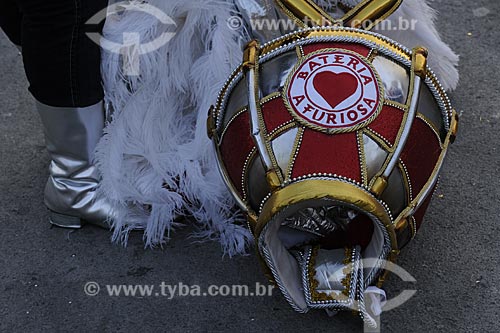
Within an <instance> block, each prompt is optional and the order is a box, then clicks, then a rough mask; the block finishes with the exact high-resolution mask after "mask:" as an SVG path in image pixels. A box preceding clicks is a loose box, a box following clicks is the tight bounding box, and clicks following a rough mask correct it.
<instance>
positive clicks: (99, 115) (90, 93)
mask: <svg viewBox="0 0 500 333" xmlns="http://www.w3.org/2000/svg"><path fill="white" fill-rule="evenodd" d="M16 1H17V3H18V5H19V7H20V9H21V12H22V14H23V27H22V47H23V60H24V67H25V71H26V75H27V77H28V81H29V83H30V88H29V89H30V92H31V93H32V95H33V96H34V97H35V99H36V105H37V109H38V112H39V114H40V117H41V120H42V124H43V127H44V132H45V136H46V142H47V149H48V151H49V154H50V156H51V158H52V163H51V165H50V177H49V181H48V182H47V186H46V188H45V204H46V205H47V207H48V208H49V209H50V210H51V216H50V222H51V223H52V224H54V225H57V226H61V227H69V228H79V227H81V226H82V224H83V223H85V222H90V223H93V224H97V225H103V226H104V225H105V222H106V221H107V220H108V218H109V217H111V216H110V215H111V214H112V212H111V209H110V207H109V205H107V204H106V203H105V202H104V201H103V200H102V199H98V198H96V192H95V190H96V188H97V186H98V184H99V174H98V171H97V169H96V167H95V166H94V165H93V158H94V149H95V147H96V145H97V143H98V141H99V139H100V138H101V136H102V134H103V129H104V107H103V103H102V99H103V89H102V86H101V75H100V49H99V46H98V45H96V44H94V43H93V42H92V41H91V40H90V39H89V38H88V37H87V36H86V35H85V32H86V31H88V30H89V28H87V26H86V24H85V22H86V21H87V20H88V19H89V18H90V17H92V16H93V15H94V14H96V13H97V12H98V11H100V10H101V9H103V8H104V7H105V6H106V1H105V0H50V1H47V0H16ZM94 28H95V27H94Z"/></svg>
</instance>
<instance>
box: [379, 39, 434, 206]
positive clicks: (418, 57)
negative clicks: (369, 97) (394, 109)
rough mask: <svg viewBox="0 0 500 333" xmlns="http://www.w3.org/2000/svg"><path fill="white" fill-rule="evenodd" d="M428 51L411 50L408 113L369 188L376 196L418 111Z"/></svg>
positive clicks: (400, 150) (402, 148) (402, 145)
mask: <svg viewBox="0 0 500 333" xmlns="http://www.w3.org/2000/svg"><path fill="white" fill-rule="evenodd" d="M428 54H429V52H428V51H427V49H426V48H424V47H415V48H414V49H413V52H412V65H411V72H412V74H411V76H412V82H413V85H412V86H413V91H412V95H411V102H410V105H409V109H408V111H407V112H408V115H407V117H406V124H405V125H404V128H403V132H402V133H401V136H400V139H399V141H398V142H397V143H396V149H395V151H394V152H393V153H392V155H391V156H390V160H389V163H388V165H387V167H386V169H385V170H384V172H383V174H382V175H381V176H379V177H377V178H376V179H375V181H374V183H373V186H372V188H371V192H372V193H373V194H374V195H375V196H376V197H378V198H380V197H381V196H382V194H383V193H384V191H385V190H386V189H387V187H388V186H389V177H390V176H391V174H392V172H393V171H394V169H395V168H396V165H397V164H398V163H399V159H400V158H401V155H402V154H403V150H404V148H405V146H406V142H407V141H408V138H409V137H410V133H411V129H412V127H413V123H414V121H415V118H416V117H417V112H418V102H419V99H420V88H421V86H422V82H424V81H425V78H426V77H427V56H428Z"/></svg>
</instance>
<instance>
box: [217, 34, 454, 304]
mask: <svg viewBox="0 0 500 333" xmlns="http://www.w3.org/2000/svg"><path fill="white" fill-rule="evenodd" d="M426 56H427V54H426V51H425V50H424V49H422V48H416V49H414V50H409V49H407V48H405V47H403V46H401V45H399V44H397V43H396V42H394V41H391V40H389V39H387V38H385V37H383V36H381V35H377V34H374V33H370V32H364V31H360V30H356V29H348V28H321V29H319V28H316V29H309V30H305V31H301V32H297V33H293V34H289V35H287V36H284V37H282V38H280V39H277V40H274V41H272V42H270V43H267V44H265V45H263V46H259V45H257V43H251V44H250V45H249V46H248V48H247V50H246V53H245V61H244V63H243V64H242V65H241V66H240V67H239V68H238V69H237V70H236V71H235V72H234V73H233V74H232V75H231V78H230V79H229V80H228V82H227V84H226V85H225V87H224V89H223V90H222V92H221V94H220V96H219V100H218V104H217V105H216V106H215V107H214V108H213V110H212V112H211V114H210V117H209V135H210V136H211V138H212V139H213V141H214V144H215V149H216V151H217V154H218V158H219V162H220V168H221V172H222V175H223V177H224V179H225V180H226V182H227V185H228V187H229V189H230V190H231V192H232V193H233V194H234V197H235V199H236V200H237V202H238V203H239V205H240V206H241V208H242V209H243V210H244V211H245V212H246V213H247V214H248V216H249V226H250V228H251V230H252V231H253V232H254V235H255V237H256V241H257V246H258V249H259V253H260V255H261V256H262V258H263V261H264V263H265V266H266V267H267V268H268V272H269V273H270V275H271V276H272V278H273V279H274V280H275V281H276V282H277V284H278V285H279V286H280V289H281V290H282V292H283V293H284V295H285V297H286V298H287V300H288V301H289V302H290V303H291V304H292V306H293V307H294V308H295V309H297V310H298V311H301V312H305V311H307V310H308V309H311V308H327V309H333V310H339V309H349V308H352V306H353V303H356V302H359V300H360V299H362V293H363V292H364V291H365V289H366V287H367V286H370V285H372V284H379V285H380V284H381V283H382V282H383V280H384V274H383V271H384V267H385V260H390V261H392V260H394V259H395V257H396V256H397V255H398V254H399V250H400V249H401V248H402V247H403V246H405V245H406V244H407V243H408V242H409V241H410V240H411V239H412V238H413V237H414V236H415V234H416V233H417V231H418V229H419V228H420V227H421V225H422V221H423V217H424V214H425V211H426V209H427V207H428V205H429V202H430V200H431V197H432V194H433V191H434V189H435V187H436V185H437V182H438V176H439V172H440V169H441V166H442V164H443V159H444V157H445V155H446V151H447V149H448V146H449V144H450V142H451V141H453V139H454V137H455V135H456V128H457V117H456V114H455V112H454V110H453V109H452V107H451V105H450V101H449V99H448V97H447V96H446V93H445V92H444V90H443V89H442V87H441V86H440V84H439V82H438V80H437V78H436V77H435V76H434V74H433V72H432V71H431V69H429V68H428V67H427V64H426ZM368 258H369V259H373V261H372V262H373V264H372V265H370V266H371V267H366V266H367V265H366V264H365V267H363V263H362V259H368ZM332 267H333V268H335V269H336V271H335V272H334V271H332ZM325 276H326V277H327V278H326V280H325ZM332 281H333V282H332Z"/></svg>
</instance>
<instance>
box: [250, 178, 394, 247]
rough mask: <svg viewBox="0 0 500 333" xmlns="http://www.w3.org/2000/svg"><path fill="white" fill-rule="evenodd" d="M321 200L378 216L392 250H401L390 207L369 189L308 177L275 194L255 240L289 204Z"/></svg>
mask: <svg viewBox="0 0 500 333" xmlns="http://www.w3.org/2000/svg"><path fill="white" fill-rule="evenodd" d="M321 199H331V200H335V201H338V202H343V203H346V204H348V205H352V206H355V207H358V208H359V209H360V211H361V212H364V213H366V214H368V215H372V216H375V217H376V218H377V219H378V220H380V222H381V223H382V224H383V225H384V226H385V228H386V229H387V232H388V235H389V239H390V241H391V246H392V249H393V250H396V251H397V250H398V244H397V239H396V232H395V227H394V224H393V221H392V218H391V216H390V212H389V211H387V208H386V207H384V205H382V203H381V202H380V201H379V200H378V199H376V198H375V197H374V196H373V195H372V194H371V193H369V192H368V191H367V190H363V189H362V188H361V187H358V186H355V185H354V184H349V183H346V182H343V181H340V180H337V179H331V180H322V179H308V180H304V181H301V182H296V183H292V184H290V185H288V186H285V187H283V188H281V189H279V190H278V191H276V192H274V193H272V194H271V196H270V198H269V199H268V200H267V201H266V203H265V204H264V206H263V208H262V211H261V213H260V215H259V218H258V221H257V227H256V228H255V237H256V239H259V237H260V234H261V233H262V231H263V230H264V227H265V226H266V225H267V223H269V221H271V219H272V218H273V217H274V216H275V215H276V214H278V213H279V212H281V211H282V210H283V209H285V208H286V207H288V206H291V205H294V204H298V203H300V202H303V201H308V200H321Z"/></svg>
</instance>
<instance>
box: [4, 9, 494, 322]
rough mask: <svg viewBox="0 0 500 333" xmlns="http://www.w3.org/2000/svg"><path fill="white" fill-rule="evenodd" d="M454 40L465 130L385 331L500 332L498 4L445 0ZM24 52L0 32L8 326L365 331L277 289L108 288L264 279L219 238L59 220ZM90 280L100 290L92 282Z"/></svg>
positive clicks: (408, 255) (447, 31)
mask: <svg viewBox="0 0 500 333" xmlns="http://www.w3.org/2000/svg"><path fill="white" fill-rule="evenodd" d="M433 6H434V7H435V8H437V9H438V10H439V11H440V12H441V16H440V21H439V28H440V30H441V31H442V35H443V37H444V39H445V40H446V41H447V42H448V43H450V44H451V45H452V47H453V48H454V49H455V50H457V52H458V53H460V55H461V64H460V70H461V84H460V86H459V88H458V89H457V90H456V91H455V92H454V93H453V94H452V98H453V100H454V104H455V106H456V108H457V110H459V111H460V112H462V113H463V114H462V118H461V131H460V137H459V139H458V141H457V142H456V144H455V145H454V146H453V147H452V148H451V151H450V154H449V157H448V161H447V163H446V167H445V168H444V171H443V175H442V179H441V185H440V188H439V190H438V193H437V194H438V195H437V196H436V197H435V199H434V201H433V203H432V205H431V207H430V210H429V213H428V215H427V218H426V225H425V227H424V228H423V229H422V231H421V232H420V234H419V235H418V237H417V238H416V239H415V241H414V242H413V243H412V244H411V245H410V246H409V247H408V248H406V249H405V250H404V252H403V254H402V256H401V260H400V261H399V263H400V265H401V266H402V267H404V268H405V269H406V270H407V271H408V272H410V273H411V274H412V275H413V276H414V277H415V279H416V280H417V283H416V284H408V283H406V282H402V281H400V280H399V279H397V278H394V277H392V278H391V279H390V280H389V281H388V283H387V288H386V289H387V291H388V293H389V295H390V296H392V297H393V296H395V295H397V294H398V293H399V292H400V291H401V290H405V289H416V290H417V294H416V295H415V296H414V297H413V298H412V299H411V300H410V301H408V302H407V303H405V304H404V305H403V306H401V307H399V308H397V309H395V310H392V311H390V312H387V313H384V314H383V317H382V331H383V332H498V331H499V330H500V325H499V323H498V322H499V320H500V291H499V288H500V287H499V282H500V278H499V277H500V268H499V266H500V259H499V257H500V241H499V239H500V236H499V235H500V188H499V185H500V181H499V179H498V174H499V172H500V157H499V151H498V149H499V148H498V146H499V144H498V142H499V140H498V133H499V128H500V127H499V122H500V110H499V108H498V106H499V105H500V94H499V92H500V80H499V79H498V78H499V77H500V65H499V63H500V55H499V54H500V43H499V40H500V34H499V32H498V22H500V2H498V1H496V0H479V1H474V2H470V1H465V0H459V1H458V0H454V1H451V0H435V1H434V2H433ZM21 60H22V59H21V56H20V54H19V53H18V51H17V49H16V48H15V47H13V46H12V45H11V44H10V43H9V42H8V41H7V39H6V38H5V36H4V35H3V34H0V88H1V89H0V138H1V139H0V153H1V154H0V156H1V158H0V203H1V204H0V330H1V331H5V332H21V331H49V332H56V331H77V332H80V331H106V332H108V331H109V332H115V331H120V332H122V331H123V332H128V331H131V332H132V331H172V332H178V331H260V332H264V331H287V332H288V331H289V332H299V331H335V332H360V331H362V326H361V323H360V321H359V320H357V319H356V318H354V317H353V316H352V315H351V314H343V315H340V316H338V317H335V318H329V317H327V316H326V314H324V313H322V312H313V313H310V314H307V315H299V314H297V313H295V312H293V311H292V309H291V308H290V307H289V306H288V304H287V303H286V302H285V300H284V299H283V297H282V296H281V295H280V293H279V292H278V291H275V292H274V293H273V295H272V296H268V297H221V296H219V297H176V298H174V299H169V298H168V297H162V296H159V297H123V296H122V297H110V296H108V295H107V293H106V290H105V289H106V288H105V285H112V284H117V285H128V284H131V285H136V284H140V285H156V286H159V285H160V284H161V283H162V282H163V283H165V284H170V285H178V284H179V283H183V284H184V285H191V286H192V285H201V286H202V287H204V288H207V287H208V286H210V285H219V286H221V285H249V286H254V285H255V283H257V282H259V283H261V284H267V283H266V281H265V279H264V277H263V274H262V273H261V270H260V268H259V265H258V263H257V260H256V258H255V256H247V257H238V258H233V259H230V258H223V257H222V254H221V251H220V248H219V246H218V244H216V243H204V244H197V243H193V242H192V241H191V240H189V239H186V235H187V234H188V232H189V227H187V228H186V229H185V230H181V231H180V232H177V233H176V234H175V235H174V238H173V240H172V241H171V242H170V243H169V244H168V245H166V246H165V247H164V248H163V249H156V250H151V249H144V246H143V242H142V238H141V235H140V234H135V235H132V237H131V240H130V243H129V246H128V247H127V248H123V247H120V246H117V245H113V244H111V243H110V234H109V233H108V232H106V231H104V230H100V229H97V228H93V227H88V228H85V229H83V230H80V231H76V232H69V231H66V230H62V229H56V228H50V226H49V225H48V223H47V222H46V220H47V216H48V215H47V211H46V209H45V207H44V205H43V202H42V192H43V187H44V184H45V181H46V177H47V165H48V163H49V158H48V155H47V153H46V152H45V149H44V144H43V136H42V131H41V126H40V124H39V119H38V116H37V114H36V113H35V111H34V103H33V99H32V97H31V96H30V95H29V93H28V92H27V86H28V85H27V81H26V79H25V75H24V72H23V68H22V61H21ZM89 281H95V282H97V283H99V284H100V285H101V293H100V294H99V295H97V296H94V297H90V296H86V294H85V293H84V286H85V285H86V284H87V283H88V282H89Z"/></svg>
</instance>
